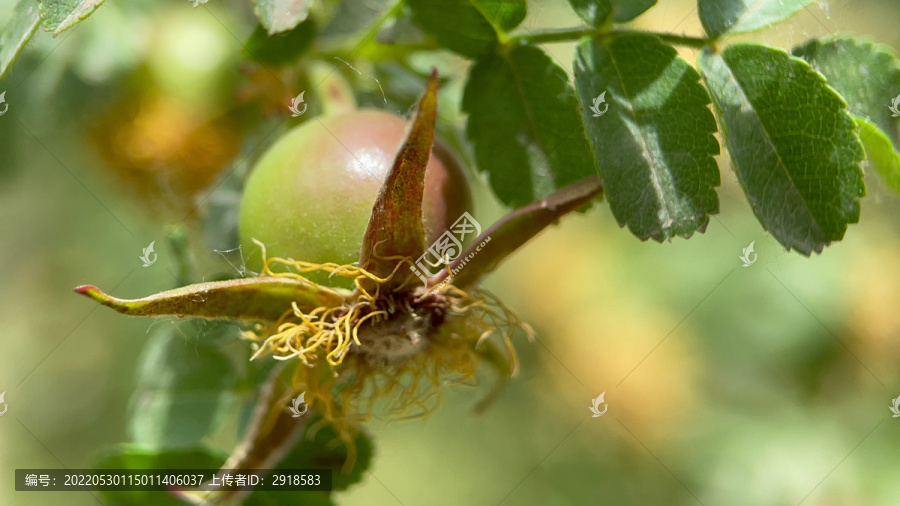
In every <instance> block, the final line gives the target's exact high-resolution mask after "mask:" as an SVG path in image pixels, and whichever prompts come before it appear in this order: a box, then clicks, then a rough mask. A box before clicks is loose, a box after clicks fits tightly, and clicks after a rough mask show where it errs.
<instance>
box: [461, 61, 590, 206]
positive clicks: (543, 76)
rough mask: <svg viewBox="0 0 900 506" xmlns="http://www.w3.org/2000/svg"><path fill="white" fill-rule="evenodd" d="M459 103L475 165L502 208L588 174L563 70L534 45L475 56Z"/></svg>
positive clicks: (580, 131)
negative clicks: (488, 182)
mask: <svg viewBox="0 0 900 506" xmlns="http://www.w3.org/2000/svg"><path fill="white" fill-rule="evenodd" d="M462 108H463V110H465V111H466V112H467V113H468V114H469V119H468V124H467V130H466V132H467V134H468V137H469V139H471V140H472V142H473V143H474V144H475V158H476V161H477V162H478V167H479V168H480V170H482V171H485V172H487V173H488V175H489V177H490V183H491V187H492V188H493V190H494V193H495V194H496V195H497V196H498V197H499V199H500V200H501V201H503V202H504V203H506V204H507V205H510V206H513V207H519V206H522V205H525V204H528V203H530V202H532V201H535V200H538V199H540V198H541V197H544V196H546V195H549V194H551V193H552V192H553V191H554V190H556V189H558V188H561V187H563V186H566V185H568V184H570V183H574V182H576V181H579V180H581V179H584V178H586V177H588V176H591V175H594V174H596V168H595V165H594V160H593V157H592V156H591V152H590V147H589V145H588V143H587V139H586V138H585V133H584V125H582V123H581V120H580V118H579V117H578V112H577V103H576V100H575V93H574V91H573V89H572V86H571V85H570V84H569V80H568V77H567V75H566V72H565V70H563V69H562V68H561V67H560V66H559V65H557V64H556V63H555V62H554V61H553V60H552V59H551V58H550V57H549V56H547V54H545V53H544V52H543V51H542V50H541V49H539V48H536V47H533V46H519V47H516V48H515V49H513V50H512V51H510V52H509V53H504V54H491V55H488V56H486V57H484V58H482V59H481V60H479V61H478V63H476V64H475V66H474V67H472V69H471V71H470V73H469V80H468V82H467V83H466V88H465V92H464V96H463V102H462Z"/></svg>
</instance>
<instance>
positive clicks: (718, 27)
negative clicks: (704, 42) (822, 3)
mask: <svg viewBox="0 0 900 506" xmlns="http://www.w3.org/2000/svg"><path fill="white" fill-rule="evenodd" d="M812 2H813V0H699V2H698V4H699V5H698V9H699V10H700V22H701V23H703V28H704V29H705V30H706V33H707V34H709V36H710V37H719V36H720V35H723V34H726V33H727V34H729V35H732V34H736V33H745V32H752V31H754V30H759V29H761V28H765V27H767V26H769V25H772V24H774V23H777V22H779V21H782V20H785V19H787V18H789V17H791V16H792V15H794V14H795V13H797V12H798V11H800V10H802V9H803V8H804V7H806V6H807V5H809V4H811V3H812Z"/></svg>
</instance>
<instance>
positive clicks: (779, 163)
mask: <svg viewBox="0 0 900 506" xmlns="http://www.w3.org/2000/svg"><path fill="white" fill-rule="evenodd" d="M700 65H701V71H702V73H703V75H704V77H705V79H706V81H707V83H708V84H709V88H710V91H711V92H712V95H713V99H714V101H715V103H716V106H717V109H718V112H719V115H720V118H721V121H722V125H723V127H724V135H725V140H726V143H727V145H728V149H729V151H730V152H731V157H732V160H733V164H734V170H735V172H736V174H737V177H738V180H739V181H740V183H741V186H742V187H743V188H744V192H745V193H746V195H747V198H748V200H749V201H750V204H751V206H752V207H753V211H754V213H756V216H757V218H758V219H759V221H760V223H762V225H763V226H764V227H765V228H766V229H767V230H769V231H770V232H771V234H772V235H773V236H774V237H775V238H776V239H777V240H778V242H780V243H781V244H782V245H783V246H784V247H785V248H788V249H791V248H793V249H796V250H797V251H799V252H801V253H803V254H804V255H810V254H811V253H812V252H813V251H815V252H819V253H820V252H821V251H822V249H823V248H824V247H825V246H827V245H828V244H830V243H831V241H836V240H840V239H841V238H843V236H844V232H845V231H846V230H847V225H848V224H850V223H856V222H857V221H858V220H859V198H860V197H861V196H863V195H865V184H864V183H863V172H862V168H861V162H862V160H863V157H864V152H863V147H862V143H861V142H860V140H859V136H858V135H857V128H856V124H855V123H854V121H853V119H852V118H851V116H850V115H849V114H848V113H847V104H846V103H845V102H844V100H843V99H842V98H841V96H840V95H838V94H837V93H836V92H835V91H834V89H832V88H831V87H829V86H828V85H827V84H826V83H825V79H823V78H822V76H821V74H819V73H818V72H816V71H814V70H813V69H811V68H810V67H809V65H808V64H807V63H806V62H804V61H803V60H800V59H798V58H792V57H791V56H790V55H789V54H787V52H785V51H782V50H779V49H775V48H771V47H767V46H762V45H757V44H737V45H733V46H731V47H729V48H727V49H726V50H725V51H724V52H723V53H722V54H721V55H719V54H716V53H714V52H713V51H712V50H711V49H709V48H705V49H704V50H703V51H702V52H701V55H700Z"/></svg>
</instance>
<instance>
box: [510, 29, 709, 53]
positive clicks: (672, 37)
mask: <svg viewBox="0 0 900 506" xmlns="http://www.w3.org/2000/svg"><path fill="white" fill-rule="evenodd" d="M630 34H643V35H655V36H656V37H659V38H660V39H661V40H663V41H665V42H669V43H671V44H676V45H679V46H688V47H694V48H698V49H699V48H702V47H703V46H706V45H709V44H712V43H713V42H714V41H713V39H706V38H702V37H688V36H685V35H676V34H673V33H661V32H650V31H644V30H627V29H612V30H609V29H605V28H568V29H564V30H547V31H543V32H531V33H527V34H524V35H517V36H513V37H510V38H509V41H508V44H509V45H515V44H524V43H531V44H543V43H547V42H571V41H575V40H578V39H580V38H582V37H597V38H604V37H613V36H616V35H630Z"/></svg>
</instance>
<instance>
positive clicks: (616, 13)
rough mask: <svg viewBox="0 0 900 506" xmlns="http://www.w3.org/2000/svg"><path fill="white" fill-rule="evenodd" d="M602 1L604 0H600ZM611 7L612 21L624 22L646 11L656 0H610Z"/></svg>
mask: <svg viewBox="0 0 900 506" xmlns="http://www.w3.org/2000/svg"><path fill="white" fill-rule="evenodd" d="M601 1H604V0H601ZM610 1H611V2H612V8H613V21H615V22H616V23H625V22H626V21H631V20H632V19H634V18H636V17H638V16H640V15H641V14H643V13H645V12H647V9H649V8H650V7H653V6H654V5H656V2H657V0H610Z"/></svg>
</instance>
